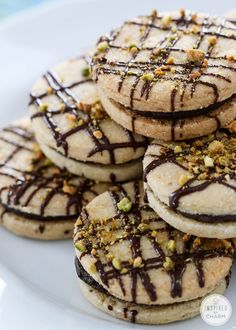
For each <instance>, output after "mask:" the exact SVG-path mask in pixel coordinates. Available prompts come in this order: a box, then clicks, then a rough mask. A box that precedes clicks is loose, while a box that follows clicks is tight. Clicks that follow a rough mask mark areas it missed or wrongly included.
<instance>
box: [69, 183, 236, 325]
mask: <svg viewBox="0 0 236 330" xmlns="http://www.w3.org/2000/svg"><path fill="white" fill-rule="evenodd" d="M142 187H143V183H142V182H129V183H127V184H124V185H122V186H118V187H116V188H114V189H111V190H110V191H107V192H105V193H103V194H101V195H100V196H98V197H96V198H95V199H94V200H93V201H92V202H90V203H89V204H88V205H87V206H86V207H85V208H83V210H82V212H81V214H80V217H79V219H78V220H77V222H76V224H75V231H74V245H75V250H76V262H75V263H76V270H77V274H78V276H79V278H80V280H81V282H80V284H81V288H82V291H83V293H84V295H85V297H86V298H87V299H88V300H89V301H90V302H91V303H92V304H94V305H95V306H96V307H98V308H99V309H101V310H103V311H105V312H106V313H109V314H110V315H112V316H115V317H117V318H120V319H123V320H127V321H132V322H137V323H146V324H159V323H168V322H173V321H177V320H182V319H186V318H190V317H193V316H195V315H197V314H198V313H199V307H200V304H201V301H202V299H203V298H204V297H205V296H206V295H208V294H209V293H213V292H218V293H223V292H224V290H225V288H226V282H227V281H228V280H229V273H230V268H231V265H232V260H233V255H234V245H233V243H232V242H231V241H230V240H219V239H202V238H199V237H194V236H191V235H188V234H184V233H182V232H180V231H178V230H176V229H174V228H173V227H171V226H169V225H168V224H167V223H166V222H164V221H163V220H162V219H161V218H159V217H158V216H157V214H156V213H155V212H154V211H153V210H152V209H151V208H150V207H149V206H148V205H147V204H145V203H144V196H143V195H144V193H143V188H142ZM213 269H214V271H213Z"/></svg>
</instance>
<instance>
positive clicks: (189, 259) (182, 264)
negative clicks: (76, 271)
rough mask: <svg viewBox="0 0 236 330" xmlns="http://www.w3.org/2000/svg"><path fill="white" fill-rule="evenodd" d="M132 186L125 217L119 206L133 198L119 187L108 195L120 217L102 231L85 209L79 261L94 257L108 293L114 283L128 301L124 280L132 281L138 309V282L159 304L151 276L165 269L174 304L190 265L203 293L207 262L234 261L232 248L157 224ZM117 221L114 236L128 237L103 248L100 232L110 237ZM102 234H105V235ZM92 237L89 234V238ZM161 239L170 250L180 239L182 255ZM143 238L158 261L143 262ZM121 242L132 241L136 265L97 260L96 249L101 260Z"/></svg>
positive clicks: (105, 223)
mask: <svg viewBox="0 0 236 330" xmlns="http://www.w3.org/2000/svg"><path fill="white" fill-rule="evenodd" d="M130 185H132V189H133V192H134V197H133V198H132V208H131V210H130V211H129V212H123V211H120V210H119V209H118V208H117V203H119V202H120V201H121V200H122V199H124V198H130V196H129V195H127V193H126V190H125V188H123V187H122V186H119V187H118V188H117V189H116V190H113V191H110V198H111V200H112V202H113V205H114V210H115V213H116V215H115V216H114V217H113V218H111V219H107V220H101V221H102V222H101V225H100V224H99V222H96V223H94V225H93V220H92V219H90V217H89V214H88V212H87V211H86V208H84V209H83V211H82V213H81V216H80V218H79V223H78V222H77V223H76V225H75V246H76V247H77V248H78V242H80V243H81V239H82V240H83V244H84V245H83V247H84V252H83V253H82V254H81V256H80V260H82V259H83V258H84V257H85V256H86V255H91V254H92V255H93V256H94V258H95V265H96V270H97V271H98V273H99V275H100V278H101V281H102V283H103V284H104V285H105V287H107V288H109V283H110V281H114V279H116V280H117V281H118V283H119V286H120V290H121V292H122V295H123V296H124V297H125V296H126V295H127V292H126V290H127V288H125V286H124V282H123V276H129V277H130V283H131V287H130V290H131V291H130V294H131V297H132V302H133V303H136V301H137V283H138V281H139V283H142V286H143V288H144V289H145V291H146V293H147V295H148V296H149V298H150V300H151V301H152V302H155V301H158V292H157V290H156V287H155V286H154V285H153V283H152V280H151V277H150V271H151V270H158V269H163V270H165V271H166V272H167V274H169V277H170V280H171V296H172V297H173V298H176V297H181V295H182V278H183V275H184V273H185V271H186V268H187V267H188V264H191V263H192V264H193V265H194V266H195V269H196V275H197V278H198V283H199V287H204V285H205V277H204V269H203V262H204V260H206V259H209V258H215V257H223V256H224V257H229V258H233V255H234V248H233V245H232V244H231V243H230V241H225V240H213V239H200V238H196V237H194V236H191V235H186V234H185V235H184V234H183V233H181V232H179V231H177V230H176V229H174V228H173V227H171V226H169V225H168V224H166V223H165V222H164V221H163V220H161V219H160V218H158V216H157V215H155V213H154V212H153V211H152V210H151V209H150V207H149V206H148V205H146V204H144V203H143V201H142V199H143V198H142V196H141V194H142V192H141V190H140V189H141V184H140V183H139V182H134V183H132V184H131V183H130ZM143 212H145V213H146V215H147V214H148V216H147V218H145V221H143V220H144V218H143V216H144V213H143ZM114 220H115V221H116V224H113V225H114V226H115V227H114V228H115V230H118V231H119V230H121V229H123V230H124V231H125V233H124V235H123V236H122V235H121V237H119V238H117V239H116V240H115V241H113V239H110V240H108V241H107V242H105V241H104V239H105V237H104V238H103V239H102V240H101V237H103V234H102V231H103V230H104V231H105V232H108V233H109V230H108V231H107V229H106V228H108V226H109V224H111V226H112V222H113V221H114ZM151 224H155V225H157V224H158V228H156V229H155V230H153V227H152V229H151V227H150V226H151ZM99 228H101V231H100V229H99ZM89 231H91V235H89ZM159 235H166V236H165V237H166V243H167V245H168V242H171V243H172V244H175V243H176V242H177V240H178V239H181V240H182V242H183V248H182V250H181V251H180V250H178V248H177V247H176V248H175V247H174V248H173V246H172V247H171V250H170V251H171V252H170V251H169V252H167V251H168V250H166V247H165V246H166V245H165V244H164V243H163V242H162V240H159V238H160V236H159ZM96 237H97V239H96ZM143 237H146V238H147V239H148V240H149V242H150V244H151V245H152V247H153V250H154V251H155V254H156V256H153V257H151V258H147V259H145V258H144V256H143V254H142V253H143V252H142V244H141V240H142V238H143ZM158 237H159V238H158ZM122 240H128V241H129V243H130V248H131V252H132V259H133V263H132V262H131V263H130V262H128V261H120V262H119V263H118V262H117V263H118V266H119V267H118V266H117V265H116V263H115V262H114V260H111V261H109V260H108V261H105V260H104V259H101V257H96V256H97V254H96V251H95V252H94V250H96V249H97V250H98V256H101V254H102V253H105V254H106V253H107V251H108V249H107V247H109V246H110V245H113V244H116V243H117V242H118V243H120V242H122ZM163 244H164V245H163Z"/></svg>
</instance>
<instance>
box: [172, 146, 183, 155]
mask: <svg viewBox="0 0 236 330" xmlns="http://www.w3.org/2000/svg"><path fill="white" fill-rule="evenodd" d="M182 151H183V149H182V147H181V146H179V145H177V146H175V147H174V153H175V154H179V153H181V152H182Z"/></svg>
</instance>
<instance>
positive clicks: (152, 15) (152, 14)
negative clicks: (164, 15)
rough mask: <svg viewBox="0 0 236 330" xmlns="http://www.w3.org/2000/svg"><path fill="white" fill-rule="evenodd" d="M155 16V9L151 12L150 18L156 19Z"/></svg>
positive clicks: (156, 14) (156, 13)
mask: <svg viewBox="0 0 236 330" xmlns="http://www.w3.org/2000/svg"><path fill="white" fill-rule="evenodd" d="M157 16H158V12H157V10H156V9H153V11H152V12H151V17H152V18H157Z"/></svg>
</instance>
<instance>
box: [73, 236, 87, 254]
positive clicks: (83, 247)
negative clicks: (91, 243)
mask: <svg viewBox="0 0 236 330" xmlns="http://www.w3.org/2000/svg"><path fill="white" fill-rule="evenodd" d="M75 247H76V249H78V250H79V251H80V252H86V251H87V248H86V245H85V243H84V240H83V239H80V240H78V241H77V242H76V243H75Z"/></svg>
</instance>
